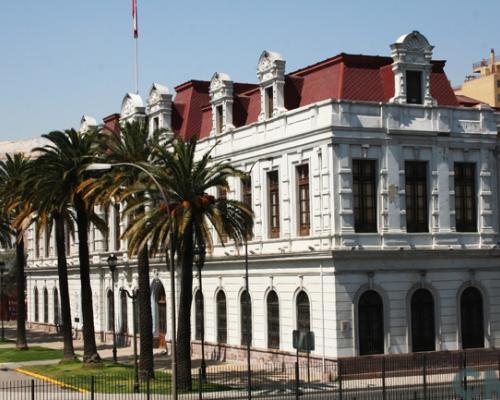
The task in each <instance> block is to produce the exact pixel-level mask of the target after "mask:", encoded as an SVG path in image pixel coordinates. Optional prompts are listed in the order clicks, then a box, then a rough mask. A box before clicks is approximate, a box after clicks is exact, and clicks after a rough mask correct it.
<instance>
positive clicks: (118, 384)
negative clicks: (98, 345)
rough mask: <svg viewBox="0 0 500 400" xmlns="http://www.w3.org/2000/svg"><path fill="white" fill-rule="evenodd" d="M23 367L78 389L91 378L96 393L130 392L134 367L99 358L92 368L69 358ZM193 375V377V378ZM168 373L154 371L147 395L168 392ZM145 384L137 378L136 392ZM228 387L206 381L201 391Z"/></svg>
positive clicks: (85, 386) (87, 387) (195, 386)
mask: <svg viewBox="0 0 500 400" xmlns="http://www.w3.org/2000/svg"><path fill="white" fill-rule="evenodd" d="M23 369H25V370H28V371H31V372H35V373H37V374H40V375H44V376H48V377H50V378H53V379H57V380H59V381H61V382H64V383H65V384H67V385H69V386H73V387H77V388H79V389H85V390H90V388H91V384H92V383H91V382H92V377H94V390H95V392H97V393H134V368H133V367H132V366H129V365H124V364H113V363H112V362H110V361H103V362H102V363H100V364H97V365H96V366H95V367H89V366H84V364H83V363H82V362H80V361H72V362H67V363H61V364H54V365H33V366H30V367H27V368H23ZM193 378H195V377H193ZM171 383H172V381H171V375H170V374H167V373H165V372H160V371H155V379H154V380H151V381H150V382H149V391H150V393H151V394H169V393H170V391H171ZM147 387H148V383H147V382H145V381H141V382H140V385H139V392H140V393H146V391H147ZM229 389H231V388H230V387H228V386H224V385H219V384H213V383H206V384H204V385H203V390H204V391H217V390H229ZM197 390H198V382H197V380H196V379H193V388H192V391H197Z"/></svg>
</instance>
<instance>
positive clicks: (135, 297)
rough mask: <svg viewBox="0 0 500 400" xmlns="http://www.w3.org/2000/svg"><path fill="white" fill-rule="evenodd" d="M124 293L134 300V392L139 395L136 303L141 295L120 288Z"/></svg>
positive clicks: (136, 291) (135, 291)
mask: <svg viewBox="0 0 500 400" xmlns="http://www.w3.org/2000/svg"><path fill="white" fill-rule="evenodd" d="M122 292H124V293H125V294H126V295H127V296H128V297H129V298H131V299H132V321H133V324H134V392H135V393H139V365H138V364H137V320H136V318H137V317H136V315H135V314H136V307H135V302H136V300H137V296H138V295H139V291H138V290H133V291H132V293H130V292H129V291H128V290H127V289H124V288H120V294H121V293H122Z"/></svg>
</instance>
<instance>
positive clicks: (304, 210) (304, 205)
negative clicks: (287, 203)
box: [295, 163, 311, 236]
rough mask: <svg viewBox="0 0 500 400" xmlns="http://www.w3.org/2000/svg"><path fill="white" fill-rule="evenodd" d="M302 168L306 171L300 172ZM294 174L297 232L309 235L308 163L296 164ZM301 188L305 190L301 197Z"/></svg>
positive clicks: (300, 234)
mask: <svg viewBox="0 0 500 400" xmlns="http://www.w3.org/2000/svg"><path fill="white" fill-rule="evenodd" d="M303 170H305V171H306V172H305V173H304V174H301V173H302V172H303ZM295 175H296V184H297V209H298V218H297V225H298V234H299V236H309V235H310V233H311V190H310V183H309V182H310V171H309V163H304V164H300V165H297V166H296V167H295ZM302 189H304V192H305V195H304V197H302V194H303V191H302ZM303 217H304V218H303ZM303 221H305V222H303Z"/></svg>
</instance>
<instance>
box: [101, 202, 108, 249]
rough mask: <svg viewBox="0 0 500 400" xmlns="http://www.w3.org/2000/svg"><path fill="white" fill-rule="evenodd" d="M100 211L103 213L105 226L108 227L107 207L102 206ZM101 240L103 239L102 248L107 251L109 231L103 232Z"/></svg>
mask: <svg viewBox="0 0 500 400" xmlns="http://www.w3.org/2000/svg"><path fill="white" fill-rule="evenodd" d="M102 211H103V213H104V222H105V223H106V226H107V227H109V207H108V206H102ZM102 240H103V250H104V251H109V231H106V232H104V233H103V237H102Z"/></svg>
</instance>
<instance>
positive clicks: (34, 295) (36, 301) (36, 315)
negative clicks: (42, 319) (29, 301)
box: [33, 287, 38, 322]
mask: <svg viewBox="0 0 500 400" xmlns="http://www.w3.org/2000/svg"><path fill="white" fill-rule="evenodd" d="M33 297H34V298H35V301H34V303H35V322H38V288H36V287H35V290H34V293H33Z"/></svg>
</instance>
